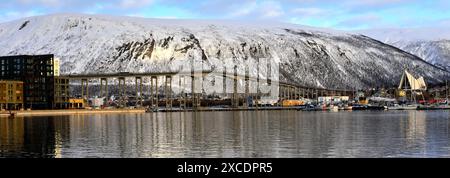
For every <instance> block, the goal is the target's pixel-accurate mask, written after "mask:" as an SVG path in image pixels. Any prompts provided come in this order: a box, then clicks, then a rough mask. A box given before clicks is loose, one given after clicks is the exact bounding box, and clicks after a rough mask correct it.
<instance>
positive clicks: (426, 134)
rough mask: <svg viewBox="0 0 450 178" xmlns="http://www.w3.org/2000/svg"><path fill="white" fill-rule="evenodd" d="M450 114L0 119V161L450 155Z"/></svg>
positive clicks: (293, 113) (296, 113) (210, 114)
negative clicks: (11, 159)
mask: <svg viewBox="0 0 450 178" xmlns="http://www.w3.org/2000/svg"><path fill="white" fill-rule="evenodd" d="M449 119H450V112H448V111H374V112H371V111H359V112H355V111H354V112H299V111H245V112H201V113H146V114H106V115H73V116H57V117H24V118H20V117H19V118H14V119H11V118H0V157H169V158H170V157H450V139H449V138H450V133H449V127H450V125H449Z"/></svg>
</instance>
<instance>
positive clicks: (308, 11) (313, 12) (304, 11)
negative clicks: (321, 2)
mask: <svg viewBox="0 0 450 178" xmlns="http://www.w3.org/2000/svg"><path fill="white" fill-rule="evenodd" d="M326 12H327V11H326V10H324V9H321V8H315V7H307V8H295V9H293V10H292V13H294V14H298V15H304V16H318V15H322V14H325V13H326Z"/></svg>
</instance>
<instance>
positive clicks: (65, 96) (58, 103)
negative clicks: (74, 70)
mask: <svg viewBox="0 0 450 178" xmlns="http://www.w3.org/2000/svg"><path fill="white" fill-rule="evenodd" d="M54 101H55V102H54V106H53V108H56V109H66V108H69V78H68V77H59V76H57V77H55V99H54Z"/></svg>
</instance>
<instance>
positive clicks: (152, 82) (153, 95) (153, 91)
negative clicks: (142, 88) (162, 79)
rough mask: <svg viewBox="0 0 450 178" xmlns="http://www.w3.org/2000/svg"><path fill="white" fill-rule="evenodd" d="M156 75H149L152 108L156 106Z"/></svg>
mask: <svg viewBox="0 0 450 178" xmlns="http://www.w3.org/2000/svg"><path fill="white" fill-rule="evenodd" d="M158 102H159V100H158V77H157V76H151V77H150V107H151V108H152V109H156V108H158V107H159V106H158Z"/></svg>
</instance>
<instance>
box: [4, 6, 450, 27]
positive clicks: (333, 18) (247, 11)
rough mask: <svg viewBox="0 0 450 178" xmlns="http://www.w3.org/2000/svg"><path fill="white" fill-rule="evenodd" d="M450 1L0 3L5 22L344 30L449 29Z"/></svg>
mask: <svg viewBox="0 0 450 178" xmlns="http://www.w3.org/2000/svg"><path fill="white" fill-rule="evenodd" d="M449 9H450V0H278V1H276V0H64V1H63V0H15V1H13V0H1V1H0V22H7V21H11V20H15V19H20V18H23V17H29V16H36V15H46V14H54V13H85V14H107V15H117V16H136V17H148V18H176V19H231V20H243V21H254V20H258V21H280V22H285V23H293V24H300V25H307V26H313V27H322V28H333V29H339V30H364V29H377V28H419V27H435V26H444V27H445V26H450V10H449Z"/></svg>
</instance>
